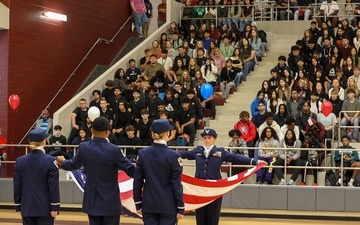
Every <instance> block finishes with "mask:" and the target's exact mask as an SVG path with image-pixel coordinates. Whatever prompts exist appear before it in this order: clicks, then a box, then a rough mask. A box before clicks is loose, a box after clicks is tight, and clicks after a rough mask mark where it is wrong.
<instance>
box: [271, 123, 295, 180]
mask: <svg viewBox="0 0 360 225" xmlns="http://www.w3.org/2000/svg"><path fill="white" fill-rule="evenodd" d="M300 147H301V141H300V140H298V139H296V136H295V133H294V131H293V130H287V131H286V133H285V137H284V139H283V140H281V141H280V144H279V148H285V149H283V150H278V151H277V152H276V156H277V159H276V161H275V163H274V164H273V165H274V166H284V165H285V169H286V166H288V165H289V166H301V165H302V161H301V159H300V150H296V149H293V148H300ZM274 171H275V174H276V176H277V178H278V179H279V180H280V183H279V185H285V184H286V185H293V184H294V182H295V181H296V179H297V177H298V176H299V173H300V171H301V169H298V168H296V169H294V170H293V173H292V175H291V179H290V180H289V182H287V183H286V181H285V178H284V173H283V171H282V170H281V168H274Z"/></svg>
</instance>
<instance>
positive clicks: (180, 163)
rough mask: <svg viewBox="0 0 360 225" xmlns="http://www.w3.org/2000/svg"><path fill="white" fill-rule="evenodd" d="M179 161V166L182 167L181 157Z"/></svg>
mask: <svg viewBox="0 0 360 225" xmlns="http://www.w3.org/2000/svg"><path fill="white" fill-rule="evenodd" d="M177 161H178V163H179V165H180V166H182V159H181V157H179V158H178V159H177Z"/></svg>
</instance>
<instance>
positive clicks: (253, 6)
mask: <svg viewBox="0 0 360 225" xmlns="http://www.w3.org/2000/svg"><path fill="white" fill-rule="evenodd" d="M274 3H275V1H267V2H266V4H263V5H261V6H262V8H265V9H270V15H272V14H273V13H274V12H273V9H274V7H273V4H274ZM223 6H224V7H232V6H233V5H211V6H209V5H203V6H200V7H203V8H208V7H215V8H220V7H223ZM236 6H239V7H242V6H245V4H239V5H236ZM250 6H252V16H251V18H252V21H255V20H254V19H255V18H257V17H255V6H256V7H257V6H259V5H258V4H250ZM185 7H188V8H195V7H199V6H186V5H185V6H184V7H182V8H181V10H180V12H179V13H180V18H181V20H180V22H179V25H180V26H181V21H182V20H215V26H216V27H217V26H218V24H217V23H218V19H224V18H228V17H218V15H217V13H216V15H215V17H214V18H203V17H202V18H195V17H193V18H182V15H183V10H184V8H185ZM261 15H262V13H261ZM240 18H241V17H240ZM259 18H262V17H259ZM270 19H271V21H272V20H273V19H272V17H270Z"/></svg>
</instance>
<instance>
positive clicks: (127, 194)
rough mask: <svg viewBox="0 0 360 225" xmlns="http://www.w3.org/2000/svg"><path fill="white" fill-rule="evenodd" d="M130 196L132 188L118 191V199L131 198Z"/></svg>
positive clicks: (131, 195)
mask: <svg viewBox="0 0 360 225" xmlns="http://www.w3.org/2000/svg"><path fill="white" fill-rule="evenodd" d="M132 197H133V190H131V191H126V192H120V199H121V200H124V199H128V198H132Z"/></svg>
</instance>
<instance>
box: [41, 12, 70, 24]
mask: <svg viewBox="0 0 360 225" xmlns="http://www.w3.org/2000/svg"><path fill="white" fill-rule="evenodd" d="M44 16H46V17H49V18H51V19H54V20H60V21H65V22H66V21H67V15H64V14H60V13H54V12H44Z"/></svg>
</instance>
